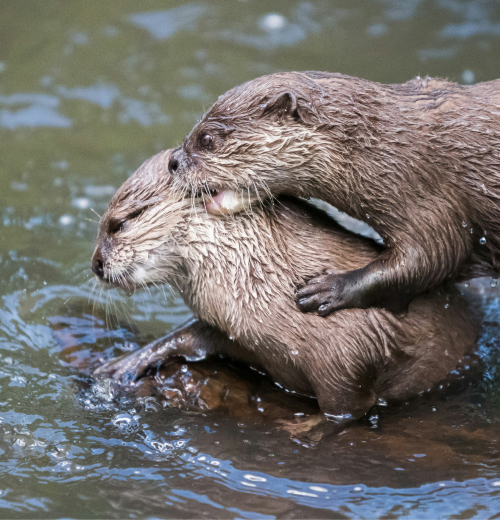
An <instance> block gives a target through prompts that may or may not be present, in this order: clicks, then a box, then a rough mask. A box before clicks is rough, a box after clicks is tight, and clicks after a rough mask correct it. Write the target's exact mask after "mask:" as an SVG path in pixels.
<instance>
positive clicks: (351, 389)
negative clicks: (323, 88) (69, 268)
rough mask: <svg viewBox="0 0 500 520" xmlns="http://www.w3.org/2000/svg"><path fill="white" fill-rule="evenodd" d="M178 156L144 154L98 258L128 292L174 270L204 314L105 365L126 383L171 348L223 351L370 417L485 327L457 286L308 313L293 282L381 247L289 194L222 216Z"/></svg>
mask: <svg viewBox="0 0 500 520" xmlns="http://www.w3.org/2000/svg"><path fill="white" fill-rule="evenodd" d="M169 154H170V152H163V153H160V154H158V155H157V156H155V157H153V158H152V159H150V160H149V161H147V162H146V163H144V164H143V165H142V166H141V168H139V170H138V171H137V172H136V173H135V174H134V175H133V176H131V177H130V178H129V179H128V180H127V181H126V182H125V183H124V184H123V186H122V187H121V188H120V189H119V190H118V192H117V193H116V195H115V196H114V197H113V199H112V201H111V203H110V206H109V208H108V210H107V211H106V213H105V214H104V215H103V217H102V219H101V222H100V227H99V234H98V238H97V244H96V249H95V252H94V256H93V260H92V268H93V270H94V272H95V273H96V275H97V276H98V277H99V278H100V279H101V280H102V281H103V282H104V283H106V284H110V285H115V286H120V287H122V288H124V289H126V290H134V289H136V288H140V287H142V286H145V285H147V284H152V283H164V282H168V283H170V284H171V285H172V286H174V287H177V288H178V289H179V291H180V293H181V295H182V297H183V298H184V301H185V302H186V304H187V305H188V306H189V307H190V308H191V309H192V310H193V312H194V313H195V315H196V316H197V318H198V321H196V322H195V323H192V324H191V325H189V326H187V327H186V328H184V329H182V330H180V331H177V332H176V333H174V334H173V335H170V336H169V337H168V339H167V340H159V341H157V342H155V343H152V344H151V345H149V346H146V347H145V348H144V349H142V350H139V351H138V352H136V353H133V354H132V355H130V356H128V357H126V358H124V359H121V360H119V361H118V362H111V363H110V364H108V365H106V366H104V367H102V368H101V369H99V370H97V373H101V374H110V375H112V376H113V377H115V378H116V379H117V380H121V381H122V382H123V381H126V380H128V379H130V378H135V377H139V376H140V375H141V374H143V373H144V371H145V370H146V369H147V368H148V367H151V366H153V367H154V366H155V365H159V364H161V363H163V362H164V361H165V360H168V359H169V358H176V357H179V356H180V357H184V358H186V359H187V360H196V359H202V358H204V357H206V356H207V355H211V354H223V355H225V356H228V357H230V358H233V359H236V360H239V361H243V362H245V363H248V364H250V365H253V366H255V367H260V368H262V369H264V370H265V371H266V372H267V373H268V374H269V375H270V376H271V377H272V379H273V380H274V381H276V382H277V383H279V384H280V385H282V386H283V387H285V388H287V389H289V390H292V391H294V392H298V393H301V394H307V395H315V396H316V397H317V399H318V402H319V405H320V408H321V410H322V412H324V413H327V414H333V415H342V416H348V417H359V416H361V415H363V414H364V413H365V412H367V411H368V410H369V409H370V407H372V406H373V405H374V404H375V403H377V400H378V399H384V400H391V399H403V398H406V397H409V396H411V395H415V394H417V393H419V392H421V391H424V390H427V389H428V388H429V387H431V386H433V385H434V384H435V383H437V382H438V381H440V380H441V379H443V378H444V377H445V376H446V374H447V373H448V372H449V371H450V370H452V369H453V368H455V366H456V365H457V362H458V361H459V359H460V358H461V357H462V356H463V355H464V354H465V353H466V351H467V350H468V349H469V347H471V346H472V344H473V342H474V339H475V330H474V327H473V325H472V324H471V322H470V320H469V318H468V314H467V310H466V307H465V305H464V303H463V301H462V300H461V299H460V297H459V296H458V294H457V291H456V290H455V289H454V288H453V287H440V288H438V289H435V290H433V291H431V292H429V293H426V294H423V295H421V296H419V297H418V298H416V299H415V300H414V301H413V302H412V304H411V305H410V308H409V312H408V313H407V315H406V316H404V317H399V318H398V317H396V316H394V315H393V314H392V313H390V312H388V311H385V310H379V309H367V310H362V309H349V310H343V311H339V312H337V313H335V314H333V315H331V316H329V317H328V318H327V319H323V318H321V317H319V316H317V315H314V314H303V313H301V312H300V311H298V309H297V308H296V305H295V302H294V298H293V291H292V288H293V287H294V286H295V285H297V284H299V283H304V282H305V281H306V280H307V279H308V278H310V277H311V276H313V275H314V273H315V272H317V270H318V269H320V268H321V267H322V266H323V265H328V266H330V269H331V270H332V272H334V273H342V272H346V271H350V270H352V269H357V268H359V267H360V266H363V265H365V264H366V263H368V262H371V261H373V260H375V259H376V258H377V256H379V255H380V254H381V247H380V246H378V245H377V244H375V243H374V242H373V241H371V240H369V239H365V238H362V237H359V236H357V235H354V234H352V233H350V232H348V231H346V230H344V229H343V228H341V227H340V226H338V225H337V224H336V223H335V222H334V221H333V220H332V219H330V218H329V217H328V216H326V215H325V214H324V213H322V212H320V211H318V210H316V209H314V208H313V207H312V206H311V205H309V204H308V203H306V202H303V201H299V200H294V199H291V198H282V199H279V200H278V201H277V202H276V203H275V204H274V205H273V204H267V203H264V204H263V205H262V206H258V207H253V208H252V211H251V212H248V213H240V214H238V215H234V216H224V217H217V216H214V215H211V214H209V213H207V212H206V211H205V207H204V201H203V200H201V199H192V198H191V197H190V196H188V197H185V194H184V193H183V192H179V191H177V190H176V189H175V186H174V183H173V179H172V176H171V175H170V174H169V173H168V171H167V170H166V168H165V165H166V164H167V163H168V159H169Z"/></svg>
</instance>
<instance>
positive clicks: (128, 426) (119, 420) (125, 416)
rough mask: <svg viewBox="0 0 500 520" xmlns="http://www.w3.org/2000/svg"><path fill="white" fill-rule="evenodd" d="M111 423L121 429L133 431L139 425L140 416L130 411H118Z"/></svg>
mask: <svg viewBox="0 0 500 520" xmlns="http://www.w3.org/2000/svg"><path fill="white" fill-rule="evenodd" d="M111 424H112V425H113V426H116V427H117V428H118V429H119V430H121V431H124V432H132V431H135V430H137V428H138V427H139V416H138V415H131V414H129V413H118V414H116V415H115V416H114V417H113V419H112V420H111ZM151 444H152V443H151Z"/></svg>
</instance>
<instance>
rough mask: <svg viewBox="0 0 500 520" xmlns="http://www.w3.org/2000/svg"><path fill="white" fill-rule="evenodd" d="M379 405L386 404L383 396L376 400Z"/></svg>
mask: <svg viewBox="0 0 500 520" xmlns="http://www.w3.org/2000/svg"><path fill="white" fill-rule="evenodd" d="M377 404H378V405H379V406H387V401H386V400H385V399H384V398H383V397H379V398H378V400H377Z"/></svg>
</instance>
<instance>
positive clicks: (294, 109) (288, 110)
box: [261, 91, 302, 120]
mask: <svg viewBox="0 0 500 520" xmlns="http://www.w3.org/2000/svg"><path fill="white" fill-rule="evenodd" d="M261 106H262V107H263V110H262V117H265V116H269V115H276V116H277V118H278V119H282V118H283V117H286V116H288V117H292V118H293V119H296V120H300V119H301V112H302V110H301V108H302V107H301V106H299V97H298V96H297V94H296V93H295V92H291V91H285V92H281V93H280V94H277V95H276V96H273V97H272V98H270V99H268V100H267V101H265V102H264V105H261Z"/></svg>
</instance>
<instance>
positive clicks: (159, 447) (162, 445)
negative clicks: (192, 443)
mask: <svg viewBox="0 0 500 520" xmlns="http://www.w3.org/2000/svg"><path fill="white" fill-rule="evenodd" d="M149 446H151V448H153V449H154V450H156V451H159V452H160V453H170V452H171V451H173V449H174V448H175V446H174V445H173V444H171V443H170V442H158V441H151V442H149Z"/></svg>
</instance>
